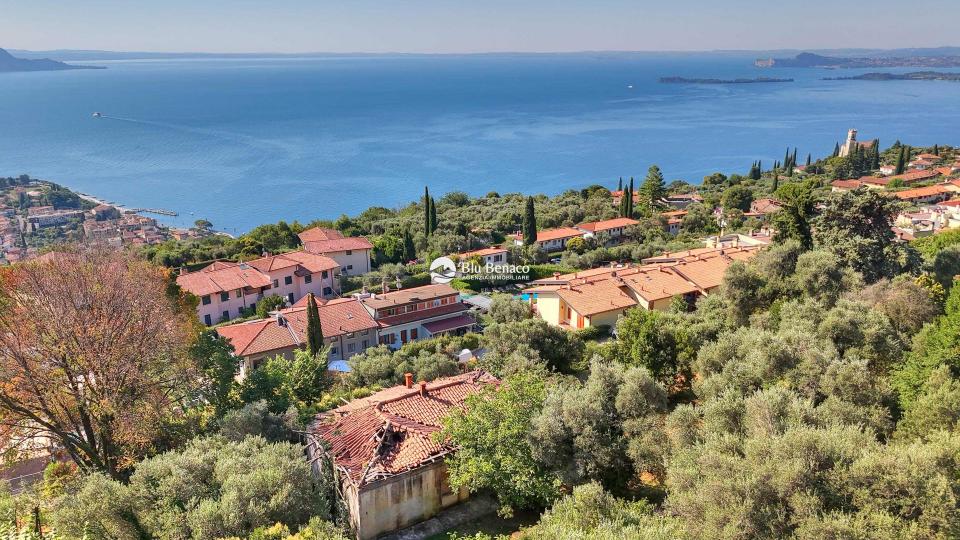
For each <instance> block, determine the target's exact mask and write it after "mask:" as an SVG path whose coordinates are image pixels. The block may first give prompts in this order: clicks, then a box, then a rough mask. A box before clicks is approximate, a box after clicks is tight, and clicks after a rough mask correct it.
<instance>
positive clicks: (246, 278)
mask: <svg viewBox="0 0 960 540" xmlns="http://www.w3.org/2000/svg"><path fill="white" fill-rule="evenodd" d="M177 285H179V286H180V288H182V289H183V290H185V291H189V292H191V293H193V294H195V295H197V296H206V295H208V294H215V293H218V292H229V291H233V290H235V289H242V288H244V287H251V288H254V289H256V288H260V287H268V286H270V278H268V277H267V276H266V275H264V274H263V273H261V272H260V271H259V270H257V269H256V268H254V267H252V266H250V265H247V264H236V263H224V262H215V263H213V264H211V265H209V266H207V267H205V268H203V269H201V270H198V271H196V272H191V273H189V274H183V275H180V276H177Z"/></svg>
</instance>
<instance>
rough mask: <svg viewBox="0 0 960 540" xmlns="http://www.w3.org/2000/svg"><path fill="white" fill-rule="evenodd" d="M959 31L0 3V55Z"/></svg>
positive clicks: (641, 16)
mask: <svg viewBox="0 0 960 540" xmlns="http://www.w3.org/2000/svg"><path fill="white" fill-rule="evenodd" d="M784 4H786V5H784ZM957 20H960V1H958V0H913V1H911V2H903V1H901V0H869V1H866V2H850V1H845V0H793V1H786V2H784V1H783V0H655V1H653V0H634V1H629V0H580V1H573V0H474V1H472V2H467V1H464V0H404V1H399V0H336V1H334V0H269V1H268V0H260V1H254V0H67V1H63V0H0V47H5V48H13V49H34V50H39V49H57V48H71V49H109V50H128V51H129V50H136V51H212V52H267V51H270V52H308V51H310V52H314V51H331V52H360V51H362V52H387V51H401V52H481V51H578V50H707V49H776V48H808V49H809V48H835V47H868V48H893V47H920V46H940V45H957V44H958V42H960V39H958V38H957V37H956V35H957V33H956V21H957Z"/></svg>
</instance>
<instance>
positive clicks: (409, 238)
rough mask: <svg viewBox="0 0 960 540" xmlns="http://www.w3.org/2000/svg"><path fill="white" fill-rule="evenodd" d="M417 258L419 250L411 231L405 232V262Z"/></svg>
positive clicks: (405, 230)
mask: <svg viewBox="0 0 960 540" xmlns="http://www.w3.org/2000/svg"><path fill="white" fill-rule="evenodd" d="M416 258H417V248H416V246H414V245H413V235H412V234H410V229H409V228H406V229H404V230H403V261H404V262H408V261H412V260H414V259H416Z"/></svg>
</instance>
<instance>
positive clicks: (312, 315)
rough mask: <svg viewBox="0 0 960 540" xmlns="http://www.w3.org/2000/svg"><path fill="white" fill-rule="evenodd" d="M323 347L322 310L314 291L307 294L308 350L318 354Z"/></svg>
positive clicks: (314, 354)
mask: <svg viewBox="0 0 960 540" xmlns="http://www.w3.org/2000/svg"><path fill="white" fill-rule="evenodd" d="M322 349H323V329H322V328H320V310H319V309H318V308H317V300H316V298H314V297H313V293H310V294H309V295H307V350H309V351H310V354H312V355H313V356H316V355H317V353H319V352H320V351H321V350H322Z"/></svg>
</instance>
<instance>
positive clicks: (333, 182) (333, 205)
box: [0, 53, 960, 233]
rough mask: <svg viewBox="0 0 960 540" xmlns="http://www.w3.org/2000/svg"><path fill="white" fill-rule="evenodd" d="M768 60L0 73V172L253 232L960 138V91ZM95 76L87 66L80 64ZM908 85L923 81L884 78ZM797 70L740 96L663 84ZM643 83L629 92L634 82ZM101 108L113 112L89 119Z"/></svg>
mask: <svg viewBox="0 0 960 540" xmlns="http://www.w3.org/2000/svg"><path fill="white" fill-rule="evenodd" d="M752 60H753V56H751V55H745V56H737V57H733V56H723V55H705V54H700V55H667V54H662V55H652V54H601V53H598V54H557V55H495V56H484V55H478V56H397V57H332V58H299V59H189V60H182V59H181V60H151V61H123V62H103V61H98V62H87V63H90V64H96V65H106V66H108V67H109V69H107V70H90V71H85V70H82V71H66V72H43V73H4V74H0V175H2V176H7V175H17V174H21V173H29V174H31V175H33V176H36V177H40V178H44V179H48V180H52V181H55V182H58V183H61V184H64V185H66V186H68V187H71V188H74V189H76V190H79V191H83V192H86V193H90V194H93V195H97V196H99V197H101V198H104V199H107V200H110V201H113V202H115V203H119V204H123V205H126V206H133V207H159V208H167V209H171V210H176V211H178V212H180V216H179V217H178V218H172V219H170V220H167V221H168V222H171V223H174V224H178V225H187V224H189V223H192V222H193V220H194V219H197V218H200V217H203V218H206V219H209V220H210V221H212V222H213V223H214V225H215V227H216V228H218V229H221V230H226V231H228V232H231V233H239V232H244V231H246V230H249V229H250V228H252V227H254V226H256V225H258V224H261V223H266V222H274V221H277V220H279V219H286V220H288V221H292V220H294V219H298V220H300V221H302V222H306V221H310V220H312V219H315V218H335V217H337V216H338V215H340V214H343V213H347V214H356V213H358V212H360V211H362V210H363V209H365V208H367V207H369V206H374V205H379V206H388V207H393V206H397V205H401V204H405V203H407V202H409V201H412V200H416V199H417V197H419V196H420V194H421V193H422V191H423V186H424V185H425V184H429V186H430V188H431V191H432V192H433V193H436V194H442V193H445V192H448V191H453V190H463V191H467V192H469V193H471V194H474V195H482V194H484V193H487V192H489V191H498V192H501V193H506V192H515V191H523V192H526V193H535V192H546V193H550V194H555V193H559V192H560V191H563V190H564V189H567V188H581V187H584V186H586V185H588V184H592V183H602V184H605V185H608V186H613V185H615V184H616V181H617V177H619V176H624V177H628V176H631V175H632V176H636V177H643V176H644V175H645V173H646V170H647V168H648V167H649V166H650V165H651V164H653V163H657V164H659V165H660V166H661V168H662V169H663V170H664V174H665V176H666V178H667V179H668V180H673V179H678V178H679V179H685V180H688V181H690V182H694V183H698V182H699V181H700V180H701V178H702V177H703V176H704V175H706V174H710V173H711V172H714V171H718V170H719V171H722V172H725V173H730V172H739V173H745V172H746V170H747V169H748V168H749V166H750V163H751V162H752V161H754V160H756V159H762V160H763V161H764V163H765V164H767V165H769V164H772V162H773V160H775V159H781V158H782V157H783V154H784V151H785V149H786V147H787V146H790V147H793V146H796V147H799V155H800V157H799V159H800V161H803V160H804V159H805V156H806V154H807V153H808V152H811V153H813V155H814V157H816V156H822V155H825V154H828V153H829V152H831V151H832V149H833V145H834V143H835V142H836V141H837V140H840V139H841V138H843V137H844V136H845V134H846V130H847V129H849V128H851V127H856V128H858V129H859V130H860V133H861V136H862V137H861V138H863V139H872V138H875V137H879V138H880V139H881V145H882V146H883V147H884V148H885V147H887V146H889V145H890V144H891V143H892V142H893V141H894V140H895V139H901V140H903V141H904V142H908V143H910V144H914V145H927V144H933V143H935V142H936V143H954V144H956V143H960V141H957V140H956V126H957V125H958V124H960V99H958V98H960V83H954V82H939V81H888V82H870V81H821V80H819V79H820V78H821V77H825V76H848V75H856V74H859V73H863V72H864V71H865V70H841V71H828V70H812V69H808V70H801V69H774V70H759V69H757V68H754V67H753V65H752ZM75 63H80V62H75ZM871 71H889V72H903V71H914V70H909V69H908V70H903V69H900V70H892V69H884V70H871ZM671 75H680V76H685V77H701V78H723V79H728V78H736V77H749V78H752V77H757V76H767V77H785V78H789V77H793V78H794V79H796V82H793V83H777V84H773V83H771V84H739V85H723V86H719V85H677V84H660V83H658V82H657V79H658V78H659V77H661V76H671ZM630 86H632V88H630ZM94 111H100V112H102V113H103V114H105V115H107V116H108V118H102V119H94V118H92V117H91V113H92V112H94Z"/></svg>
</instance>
